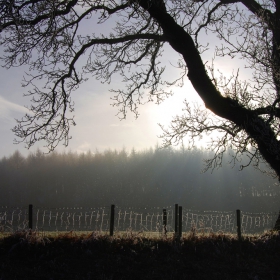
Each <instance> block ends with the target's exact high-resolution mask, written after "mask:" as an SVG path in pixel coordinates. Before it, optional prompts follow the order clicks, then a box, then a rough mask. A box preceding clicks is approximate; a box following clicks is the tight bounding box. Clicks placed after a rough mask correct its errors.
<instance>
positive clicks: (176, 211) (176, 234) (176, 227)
mask: <svg viewBox="0 0 280 280" xmlns="http://www.w3.org/2000/svg"><path fill="white" fill-rule="evenodd" d="M177 236H178V204H175V237H177Z"/></svg>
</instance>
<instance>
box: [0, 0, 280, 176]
mask: <svg viewBox="0 0 280 280" xmlns="http://www.w3.org/2000/svg"><path fill="white" fill-rule="evenodd" d="M0 3H1V5H0V28H1V29H0V30H1V33H0V35H1V37H0V44H1V45H2V46H3V47H4V49H5V53H4V55H3V56H2V61H3V63H4V66H5V67H12V66H17V65H24V64H27V65H29V66H30V71H31V73H32V74H30V75H29V76H28V77H25V83H26V85H29V86H32V89H31V90H30V91H29V92H28V93H27V95H30V96H32V101H33V105H32V106H31V107H30V110H31V113H30V114H29V115H26V116H25V117H24V118H23V119H22V120H18V124H17V126H16V127H15V128H14V132H15V134H16V136H17V137H18V138H19V139H20V140H18V141H24V142H26V143H27V146H28V147H30V146H32V145H33V144H34V143H36V142H37V141H39V140H45V141H46V142H47V147H48V148H49V149H50V150H53V149H54V148H55V147H56V146H57V144H58V143H59V142H61V141H62V142H63V143H64V144H65V145H67V144H68V141H69V138H70V137H69V128H70V126H71V125H72V124H73V125H74V124H75V123H74V120H73V116H72V114H71V112H72V110H73V104H72V101H71V92H72V91H73V90H75V89H76V88H77V87H78V86H79V85H80V84H81V83H82V82H84V81H85V80H86V79H87V78H88V74H91V75H94V76H95V77H96V78H98V79H100V80H101V81H103V82H110V80H111V77H112V75H114V74H116V73H117V74H118V75H120V76H122V79H123V82H124V83H125V86H126V87H125V89H114V90H112V91H113V92H114V95H113V99H114V102H115V105H117V106H118V107H119V111H120V113H121V115H122V117H125V116H126V113H127V110H131V111H132V112H134V113H135V114H136V115H137V108H138V105H139V104H141V103H142V98H143V97H144V96H148V100H152V99H154V98H155V99H156V100H157V102H160V101H161V100H163V99H165V98H166V97H168V95H169V94H171V93H170V92H169V91H167V89H168V87H170V86H173V85H182V82H183V81H184V79H185V78H188V79H189V80H190V82H191V83H192V85H193V87H194V89H195V90H196V92H197V94H198V95H199V96H200V97H201V99H202V100H203V101H204V104H205V107H206V108H207V109H205V108H204V109H203V108H198V107H194V106H191V105H190V104H189V103H188V101H187V100H188V96H187V95H186V101H185V106H186V107H185V111H184V112H185V113H184V115H182V116H177V117H175V118H174V119H173V121H172V123H171V125H170V127H169V128H164V127H162V129H163V135H162V137H163V139H164V145H170V144H172V143H179V142H180V141H182V139H183V138H184V137H186V136H188V137H189V139H191V141H192V143H194V141H195V140H196V138H199V137H201V136H202V135H203V134H208V133H211V132H212V131H219V132H220V134H219V135H220V136H219V137H218V138H214V139H213V140H212V143H211V149H212V150H213V151H215V155H214V157H213V158H212V159H211V160H209V161H207V167H208V168H213V167H215V166H217V165H220V164H221V160H222V155H223V153H224V151H225V149H226V147H231V148H232V149H233V150H234V151H235V155H234V158H233V159H234V161H235V160H239V158H240V156H241V155H242V154H246V155H247V156H248V159H249V160H248V162H247V163H245V164H243V165H242V167H243V166H245V165H249V164H253V165H254V166H256V167H259V166H260V165H261V163H262V162H265V163H268V166H269V167H270V170H271V173H272V174H273V175H274V176H276V177H278V179H279V177H280V141H279V131H280V127H279V126H280V122H279V119H280V0H260V1H258V2H257V1H255V0H242V1H236V0H188V1H186V0H130V1H127V0H96V1H91V0H64V1H63V0H30V1H25V0H1V1H0ZM84 22H88V23H87V28H85V24H84ZM90 26H92V28H90ZM96 26H100V28H102V26H106V28H108V26H109V27H110V30H109V32H105V33H103V34H99V33H98V32H97V30H96ZM85 30H87V31H88V30H90V32H88V33H86V34H85ZM104 30H105V27H104ZM205 34H212V35H216V37H217V40H214V41H213V42H215V45H213V43H212V42H211V41H209V42H205V38H208V37H205V36H203V35H205ZM165 44H169V45H170V46H171V47H172V49H173V50H174V52H176V53H177V54H179V60H178V64H177V67H178V68H180V69H181V74H180V75H179V76H178V77H177V79H176V80H174V81H167V80H165V79H164V72H165V69H166V68H165V67H164V66H162V65H161V60H162V57H164V45H165ZM208 48H210V49H211V50H213V63H212V64H211V65H208V64H207V63H206V61H203V59H202V55H203V52H204V51H206V50H207V49H208ZM85 57H86V59H85ZM215 57H219V58H223V59H225V60H228V59H234V60H236V59H238V61H239V62H240V58H242V63H244V65H245V67H247V68H248V69H250V74H251V78H250V80H247V81H244V78H243V79H242V75H240V74H239V72H238V71H237V72H235V73H233V75H232V77H229V78H228V79H226V78H225V77H223V75H222V74H221V73H220V74H218V72H217V71H216V69H215V59H214V58H215ZM78 62H79V63H78ZM80 62H81V63H83V66H82V67H81V66H80V64H81V63H80ZM170 67H172V66H170ZM38 80H43V81H45V87H43V88H39V87H37V86H36V81H38Z"/></svg>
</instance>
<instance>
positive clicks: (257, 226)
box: [0, 206, 278, 234]
mask: <svg viewBox="0 0 280 280" xmlns="http://www.w3.org/2000/svg"><path fill="white" fill-rule="evenodd" d="M174 211H175V209H174V207H173V206H169V207H165V213H166V226H165V225H164V222H163V220H164V213H163V209H162V208H159V207H155V208H124V207H116V208H115V212H114V233H117V232H150V233H157V232H158V233H159V234H162V233H163V231H165V232H167V233H174V232H175V212H174ZM110 215H111V213H110V207H98V208H82V207H73V208H71V207H69V208H68V207H64V208H50V209H46V208H40V207H37V208H36V207H34V208H33V216H32V225H33V226H32V228H33V229H37V230H44V231H71V230H74V231H95V232H100V233H108V232H109V230H110ZM277 218H278V213H276V212H273V213H272V212H270V213H248V212H242V211H241V231H242V233H243V234H255V233H262V232H264V231H266V230H271V229H272V228H273V227H274V225H275V222H276V220H277ZM29 219H30V218H29V209H28V207H25V208H24V207H23V208H11V207H0V231H2V232H14V231H18V230H26V229H28V228H29V227H30V226H29V225H30V224H29V223H30V220H29ZM236 228H237V222H236V211H229V212H225V211H195V210H191V209H186V208H183V211H182V232H183V233H187V232H191V231H196V232H214V233H217V232H225V233H236Z"/></svg>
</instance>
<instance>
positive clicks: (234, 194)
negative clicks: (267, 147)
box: [0, 148, 280, 212]
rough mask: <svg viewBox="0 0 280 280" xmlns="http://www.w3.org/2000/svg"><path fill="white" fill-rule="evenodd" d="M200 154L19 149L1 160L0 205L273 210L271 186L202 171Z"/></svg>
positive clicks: (227, 169) (255, 175)
mask: <svg viewBox="0 0 280 280" xmlns="http://www.w3.org/2000/svg"><path fill="white" fill-rule="evenodd" d="M209 157H210V155H209V154H208V153H207V152H206V151H203V150H199V149H193V150H185V149H180V150H173V149H171V148H169V149H158V148H155V149H149V150H145V151H141V152H136V151H135V150H132V151H131V152H127V151H126V150H121V151H113V150H107V151H105V152H103V153H100V152H98V151H96V152H95V153H92V152H90V151H89V152H88V153H86V154H77V153H72V152H69V153H63V154H59V153H57V152H53V153H51V154H48V155H45V154H43V153H42V152H41V151H40V150H38V151H37V152H36V153H32V154H30V155H29V156H27V157H23V156H22V155H21V154H20V153H19V152H18V151H16V152H15V153H14V154H13V155H12V156H10V157H8V158H6V157H4V158H2V159H1V161H0V178H1V180H0V190H1V194H0V205H2V206H25V205H28V204H29V203H32V204H33V205H35V206H44V207H65V206H71V207H74V206H83V207H95V206H105V205H110V204H116V205H119V206H126V207H127V206H131V207H154V206H158V207H164V206H169V205H173V204H174V203H179V204H180V205H183V206H184V207H187V208H190V209H197V210H210V209H211V210H236V209H238V208H240V209H242V210H243V211H255V212H256V211H257V212H266V211H278V210H279V209H280V199H279V198H280V192H279V186H276V185H275V180H273V179H272V178H270V177H267V176H265V175H263V174H262V173H260V172H259V171H256V170H255V169H253V168H246V169H245V170H243V171H239V166H236V167H231V166H230V165H227V164H226V163H227V162H229V161H230V159H231V158H230V155H225V157H224V162H225V164H224V167H223V168H220V169H218V170H215V171H214V172H213V173H212V174H211V172H210V171H208V172H206V173H202V172H201V170H202V169H203V159H205V158H209Z"/></svg>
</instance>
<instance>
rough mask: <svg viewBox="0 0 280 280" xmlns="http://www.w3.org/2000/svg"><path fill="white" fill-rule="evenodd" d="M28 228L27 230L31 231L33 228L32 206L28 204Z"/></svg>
mask: <svg viewBox="0 0 280 280" xmlns="http://www.w3.org/2000/svg"><path fill="white" fill-rule="evenodd" d="M28 227H29V229H32V227H33V205H32V204H29V208H28Z"/></svg>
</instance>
